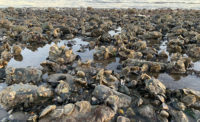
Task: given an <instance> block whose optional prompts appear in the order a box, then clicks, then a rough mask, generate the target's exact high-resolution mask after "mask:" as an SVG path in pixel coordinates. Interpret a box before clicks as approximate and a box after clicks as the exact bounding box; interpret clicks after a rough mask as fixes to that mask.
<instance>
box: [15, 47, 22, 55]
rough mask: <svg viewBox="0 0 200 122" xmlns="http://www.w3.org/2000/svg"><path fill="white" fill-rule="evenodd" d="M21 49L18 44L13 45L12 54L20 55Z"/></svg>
mask: <svg viewBox="0 0 200 122" xmlns="http://www.w3.org/2000/svg"><path fill="white" fill-rule="evenodd" d="M21 51H22V49H21V48H20V47H19V46H17V45H14V46H13V54H14V55H20V54H21Z"/></svg>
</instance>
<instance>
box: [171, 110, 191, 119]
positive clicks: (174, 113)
mask: <svg viewBox="0 0 200 122" xmlns="http://www.w3.org/2000/svg"><path fill="white" fill-rule="evenodd" d="M170 115H172V116H173V119H174V120H175V121H176V122H189V120H188V118H187V116H186V115H185V114H184V113H183V112H182V111H175V110H172V111H171V113H170Z"/></svg>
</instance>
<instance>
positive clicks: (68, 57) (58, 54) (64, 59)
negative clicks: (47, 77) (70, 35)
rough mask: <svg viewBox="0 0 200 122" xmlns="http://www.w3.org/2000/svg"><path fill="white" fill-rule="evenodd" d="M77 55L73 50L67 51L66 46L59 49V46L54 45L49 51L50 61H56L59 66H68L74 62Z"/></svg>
mask: <svg viewBox="0 0 200 122" xmlns="http://www.w3.org/2000/svg"><path fill="white" fill-rule="evenodd" d="M75 58H76V55H75V54H74V53H73V51H72V50H69V49H66V47H65V46H61V47H58V46H57V45H53V46H51V47H50V51H49V60H50V61H55V62H57V63H59V64H67V63H71V62H72V61H74V60H75Z"/></svg>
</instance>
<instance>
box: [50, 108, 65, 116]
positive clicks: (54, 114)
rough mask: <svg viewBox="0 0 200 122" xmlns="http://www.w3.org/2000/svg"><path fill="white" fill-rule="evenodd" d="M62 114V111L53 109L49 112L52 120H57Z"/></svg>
mask: <svg viewBox="0 0 200 122" xmlns="http://www.w3.org/2000/svg"><path fill="white" fill-rule="evenodd" d="M63 114H64V109H55V110H53V111H52V112H51V114H50V116H51V117H54V118H59V117H61V116H62V115H63Z"/></svg>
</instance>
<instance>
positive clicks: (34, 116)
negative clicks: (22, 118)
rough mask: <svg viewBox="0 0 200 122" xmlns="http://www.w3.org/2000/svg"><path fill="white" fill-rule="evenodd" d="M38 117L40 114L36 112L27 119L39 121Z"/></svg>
mask: <svg viewBox="0 0 200 122" xmlns="http://www.w3.org/2000/svg"><path fill="white" fill-rule="evenodd" d="M37 118H38V115H36V114H34V115H31V116H30V117H29V118H28V120H27V121H29V122H37Z"/></svg>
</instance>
